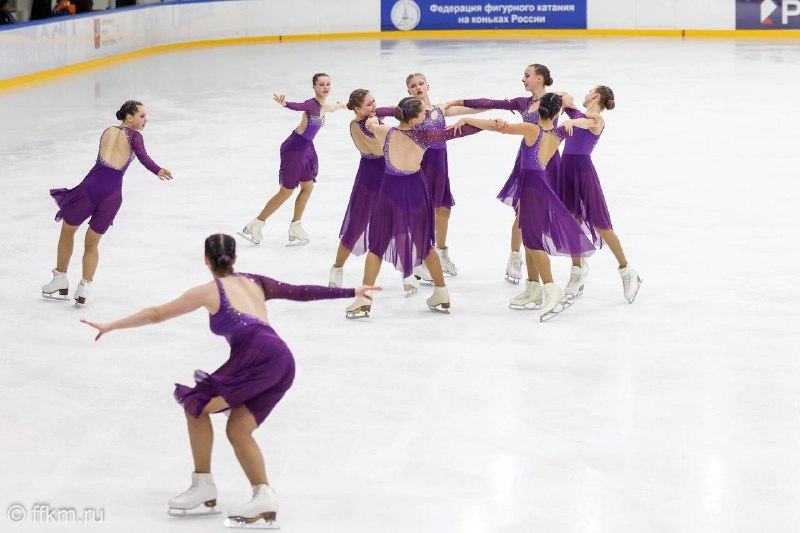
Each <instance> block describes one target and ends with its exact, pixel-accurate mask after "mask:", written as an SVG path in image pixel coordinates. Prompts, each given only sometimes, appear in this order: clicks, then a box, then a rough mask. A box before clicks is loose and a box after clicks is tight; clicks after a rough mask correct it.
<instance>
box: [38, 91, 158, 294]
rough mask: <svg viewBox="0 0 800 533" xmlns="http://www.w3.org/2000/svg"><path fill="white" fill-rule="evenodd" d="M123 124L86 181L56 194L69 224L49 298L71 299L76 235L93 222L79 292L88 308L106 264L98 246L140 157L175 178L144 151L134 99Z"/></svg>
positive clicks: (105, 142)
mask: <svg viewBox="0 0 800 533" xmlns="http://www.w3.org/2000/svg"><path fill="white" fill-rule="evenodd" d="M117 120H121V121H122V123H121V124H120V125H119V126H112V127H110V128H107V129H106V130H105V131H104V132H103V135H102V136H101V137H100V148H99V150H98V152H97V162H96V163H95V165H94V167H92V170H90V171H89V173H88V174H87V175H86V177H85V178H83V181H81V182H80V184H78V186H77V187H75V188H73V189H50V196H52V197H53V200H55V202H56V205H58V212H57V213H56V222H58V221H61V220H63V223H62V224H61V235H60V236H59V238H58V256H57V259H56V268H54V269H53V280H52V281H51V282H50V283H48V284H47V285H44V286H43V287H42V296H44V297H45V298H50V299H55V300H66V299H67V294H68V293H69V281H68V280H67V268H68V267H69V260H70V258H71V257H72V248H73V246H74V244H75V232H76V231H77V230H78V226H80V225H81V224H82V223H83V221H84V220H86V219H87V218H90V220H89V229H87V230H86V238H85V241H84V250H83V277H82V278H81V282H80V284H78V289H77V290H76V291H75V305H76V306H78V305H83V304H85V303H86V300H87V299H88V298H89V292H90V291H91V286H92V280H93V279H94V273H95V271H96V270H97V263H98V262H99V261H100V253H99V251H98V245H99V244H100V239H101V238H102V237H103V235H104V234H105V232H106V231H107V230H108V228H109V227H110V226H111V224H112V223H113V222H114V217H115V216H116V215H117V212H118V211H119V208H120V206H121V205H122V177H123V176H124V175H125V171H126V170H128V166H129V165H130V164H131V161H133V159H134V157H138V158H139V161H140V162H141V163H142V165H144V167H145V168H146V169H147V170H149V171H150V172H152V173H153V174H155V175H156V176H158V178H159V179H161V180H171V179H172V173H171V172H170V171H169V170H167V169H166V168H162V167H160V166H158V165H157V164H156V163H155V162H154V161H153V160H152V159H150V157H149V156H148V155H147V151H146V150H145V148H144V139H143V138H142V134H141V133H140V132H141V131H142V130H143V129H144V127H145V126H146V125H147V110H146V109H145V107H144V105H143V104H142V103H141V102H137V101H135V100H128V101H127V102H125V103H124V104H122V106H121V107H120V108H119V111H117ZM56 294H58V295H57V296H56Z"/></svg>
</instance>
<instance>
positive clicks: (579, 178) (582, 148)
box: [556, 109, 612, 248]
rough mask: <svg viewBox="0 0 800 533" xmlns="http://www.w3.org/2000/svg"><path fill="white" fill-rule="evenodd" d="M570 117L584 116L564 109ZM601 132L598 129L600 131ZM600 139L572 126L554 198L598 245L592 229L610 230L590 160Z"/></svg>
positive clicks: (597, 180)
mask: <svg viewBox="0 0 800 533" xmlns="http://www.w3.org/2000/svg"><path fill="white" fill-rule="evenodd" d="M564 112H565V113H566V114H567V115H569V117H570V118H571V119H579V118H586V115H585V114H583V113H581V112H580V111H578V110H577V109H565V110H564ZM601 134H602V132H601ZM599 140H600V135H595V134H594V133H592V132H591V131H590V130H585V129H581V128H575V129H574V130H573V133H572V136H571V137H568V138H567V139H566V141H565V143H564V154H563V157H562V158H561V165H560V167H559V172H558V184H557V185H558V186H557V188H556V191H557V193H558V197H559V198H560V199H561V201H562V202H563V203H564V205H565V206H566V207H567V209H568V210H569V212H570V213H572V214H573V215H574V216H575V217H576V218H578V219H579V220H580V221H581V224H582V225H583V227H584V231H586V232H587V233H588V234H589V235H591V236H592V241H593V242H594V244H595V246H597V247H598V248H599V247H602V246H603V239H602V238H601V237H600V235H599V234H598V233H597V232H596V231H595V228H600V229H612V226H611V216H610V215H609V213H608V206H606V198H605V196H604V195H603V188H602V187H601V186H600V178H599V177H598V176H597V171H596V170H595V168H594V164H593V163H592V156H591V154H592V151H593V150H594V147H595V146H596V145H597V141H599Z"/></svg>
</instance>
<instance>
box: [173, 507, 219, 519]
mask: <svg viewBox="0 0 800 533" xmlns="http://www.w3.org/2000/svg"><path fill="white" fill-rule="evenodd" d="M167 514H168V515H170V516H174V517H176V518H202V517H204V516H216V515H218V514H222V511H217V508H216V507H203V506H200V507H195V508H193V509H173V508H172V507H170V508H169V510H168V511H167Z"/></svg>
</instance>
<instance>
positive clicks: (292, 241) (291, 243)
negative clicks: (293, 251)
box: [286, 237, 308, 248]
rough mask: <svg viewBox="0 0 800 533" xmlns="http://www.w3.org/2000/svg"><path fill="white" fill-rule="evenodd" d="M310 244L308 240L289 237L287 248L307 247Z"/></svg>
mask: <svg viewBox="0 0 800 533" xmlns="http://www.w3.org/2000/svg"><path fill="white" fill-rule="evenodd" d="M306 244H308V239H298V238H297V237H289V242H288V243H286V247H287V248H295V247H297V246H305V245H306Z"/></svg>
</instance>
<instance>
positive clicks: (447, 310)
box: [428, 303, 450, 315]
mask: <svg viewBox="0 0 800 533" xmlns="http://www.w3.org/2000/svg"><path fill="white" fill-rule="evenodd" d="M439 305H441V307H439ZM439 305H429V306H428V309H430V310H431V311H433V312H434V313H441V314H443V315H449V314H450V304H449V303H448V304H439ZM445 305H447V307H444V306H445Z"/></svg>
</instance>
